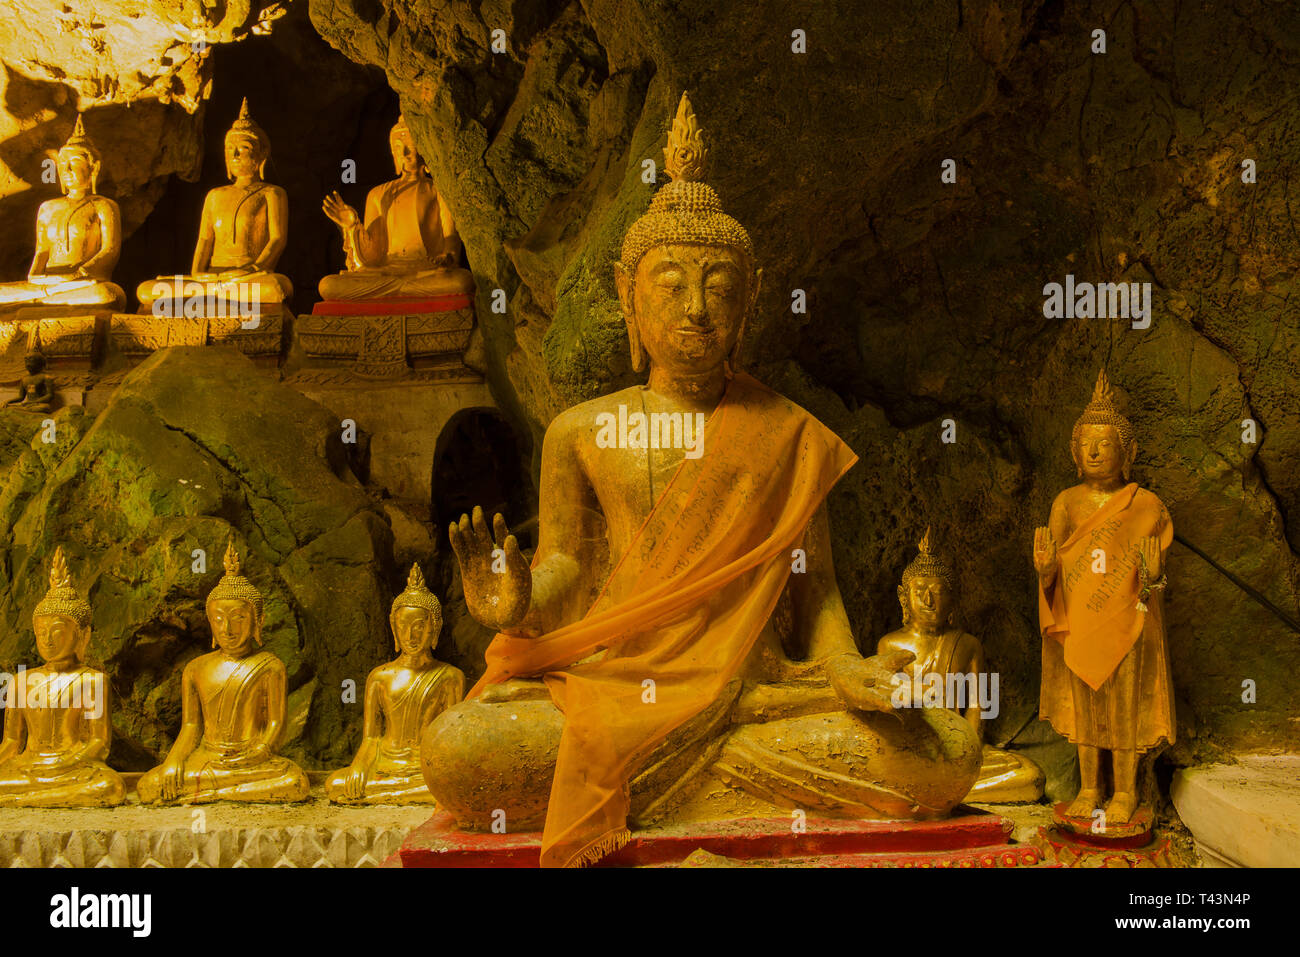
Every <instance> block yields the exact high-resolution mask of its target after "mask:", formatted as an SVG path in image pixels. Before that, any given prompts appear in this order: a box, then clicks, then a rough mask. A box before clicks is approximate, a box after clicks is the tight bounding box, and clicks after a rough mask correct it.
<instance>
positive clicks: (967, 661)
mask: <svg viewBox="0 0 1300 957" xmlns="http://www.w3.org/2000/svg"><path fill="white" fill-rule="evenodd" d="M918 549H919V551H918V553H917V556H916V558H915V559H913V561H912V563H911V564H910V565H908V566H907V568H906V570H904V572H903V578H902V583H901V584H900V585H899V586H898V601H899V604H900V605H902V607H903V627H902V628H900V629H899V630H898V631H891V632H890V633H889V634H887V635H885V636H884V637H883V638H881V639H880V641H879V642H877V643H876V651H877V653H879V654H882V655H883V654H889V653H892V652H906V653H908V654H911V655H915V658H914V659H913V661H912V664H911V665H910V666H909V668H908V669H907V671H906V676H907V678H908V684H909V685H910V689H911V692H912V693H911V695H910V696H909V698H910V701H911V704H912V706H913V707H940V708H952V709H953V710H954V711H957V712H958V713H960V714H962V715H963V716H964V717H965V718H966V720H967V721H969V722H970V725H971V727H972V728H973V729H974V730H975V733H976V734H977V735H979V737H980V739H981V740H983V738H984V722H985V720H987V717H992V716H993V715H992V714H989V713H988V712H990V711H993V712H994V713H996V712H995V711H994V709H993V707H992V705H995V704H996V702H995V701H994V700H993V699H994V698H995V697H996V695H997V687H998V686H997V685H995V684H993V683H992V682H991V681H990V680H989V673H988V670H987V667H986V665H985V660H984V649H983V646H982V645H981V644H980V640H979V639H978V638H976V637H975V636H974V635H972V634H969V633H967V632H964V631H962V630H961V629H960V628H955V627H953V616H954V614H955V612H956V609H957V601H958V594H957V579H956V576H955V575H953V573H952V569H951V568H949V567H948V565H947V564H945V563H944V562H943V561H942V560H940V559H939V558H938V557H936V556H935V555H934V553H932V552H931V551H930V530H929V529H926V532H925V537H924V538H923V539H921V543H920V545H919V546H918ZM931 697H932V698H933V699H934V700H930V698H931ZM986 706H987V708H986ZM986 715H987V717H986ZM1044 780H1045V777H1044V775H1043V771H1042V769H1041V768H1040V767H1039V766H1038V765H1037V764H1035V763H1034V762H1033V761H1031V760H1029V759H1028V758H1025V757H1022V756H1021V755H1018V754H1016V753H1014V752H1012V751H1007V750H1005V749H1004V748H998V747H994V746H993V745H991V744H989V743H988V742H985V744H984V748H983V758H982V761H981V764H980V773H979V778H978V779H977V780H976V782H975V785H974V787H972V788H971V790H970V794H968V795H967V796H966V800H967V801H975V802H982V803H985V804H1014V803H1022V802H1029V801H1037V800H1038V799H1039V798H1041V797H1042V796H1043V783H1044Z"/></svg>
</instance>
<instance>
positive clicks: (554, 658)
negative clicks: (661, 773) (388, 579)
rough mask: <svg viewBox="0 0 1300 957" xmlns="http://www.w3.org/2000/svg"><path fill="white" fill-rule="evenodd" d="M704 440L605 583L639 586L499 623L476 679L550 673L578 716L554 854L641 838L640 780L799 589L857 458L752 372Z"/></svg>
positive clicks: (559, 777)
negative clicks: (635, 817) (567, 618)
mask: <svg viewBox="0 0 1300 957" xmlns="http://www.w3.org/2000/svg"><path fill="white" fill-rule="evenodd" d="M703 443H704V444H703V454H702V455H701V456H700V457H699V458H696V459H684V460H683V461H682V464H681V466H680V467H679V468H678V470H677V472H676V473H675V474H674V476H673V478H672V480H671V481H670V482H669V484H668V486H667V488H666V489H665V490H664V492H663V494H662V495H661V496H660V498H659V501H658V502H657V503H656V504H655V506H654V509H653V510H652V511H651V513H650V515H649V516H648V517H647V519H646V521H645V523H644V524H643V525H642V527H641V529H640V531H639V532H638V533H637V536H636V538H635V539H634V540H633V542H632V543H631V545H630V546H629V548H628V550H627V552H626V554H625V555H624V556H623V559H622V560H621V561H620V562H619V564H618V567H616V568H615V569H614V572H613V574H612V575H611V576H610V578H609V580H608V581H607V582H606V584H605V587H604V589H603V592H602V595H608V594H613V595H626V596H628V597H627V598H626V599H624V600H623V601H621V602H618V603H613V604H611V603H608V602H604V601H597V602H596V603H595V605H594V606H593V608H592V610H591V611H590V612H588V614H587V615H586V616H585V617H584V618H583V619H582V620H580V621H577V622H574V623H572V624H570V625H566V626H564V627H562V628H558V629H556V630H555V631H552V632H550V633H549V634H546V635H542V636H541V637H539V638H525V637H515V636H510V635H504V634H499V635H497V636H496V638H495V639H494V640H493V642H492V644H491V645H490V646H489V647H488V650H487V655H486V657H487V671H486V673H485V674H484V676H483V678H482V679H481V680H480V681H479V683H478V684H477V685H476V686H475V687H474V689H473V690H472V691H471V692H470V696H471V697H472V696H474V695H475V694H477V693H478V692H479V691H480V690H481V689H482V688H483V686H484V685H486V684H491V683H495V682H500V681H505V680H506V679H508V678H511V677H515V676H526V675H538V674H540V675H544V676H545V680H546V684H547V687H548V688H549V690H550V692H551V697H552V699H553V700H554V702H555V705H556V707H557V708H559V709H560V711H561V712H563V714H564V732H563V734H562V736H561V738H560V750H559V757H558V760H557V763H556V767H555V779H554V782H553V784H552V786H551V797H550V803H549V804H548V806H547V815H546V828H545V831H544V832H543V835H542V866H544V867H546V866H552V867H553V866H565V865H581V864H588V863H592V862H594V861H596V860H599V859H600V858H601V857H603V856H604V855H606V854H608V853H610V852H612V851H614V850H617V849H618V848H619V847H621V846H622V845H623V844H625V843H626V842H627V841H628V839H629V837H630V835H629V832H628V829H627V813H628V806H629V805H628V781H630V780H631V778H632V777H633V776H634V775H635V773H636V772H637V770H638V768H639V767H640V766H641V765H642V764H643V763H644V761H645V760H646V759H647V758H648V757H649V756H650V755H651V753H652V752H653V751H654V749H655V747H656V746H657V745H659V744H660V743H661V742H662V741H663V740H664V739H665V738H666V737H667V736H668V734H669V733H670V732H672V731H673V729H675V728H677V727H679V726H680V725H681V724H683V723H684V722H686V721H687V720H689V719H690V718H692V717H694V716H695V715H697V714H699V713H700V712H701V711H703V710H704V709H705V707H707V706H708V705H709V704H710V703H711V702H713V701H714V700H716V698H717V697H718V695H719V694H720V693H721V691H722V689H723V687H724V686H725V685H726V684H727V683H728V682H729V681H730V680H731V679H732V678H734V677H735V676H736V675H737V674H738V673H739V671H740V669H741V667H742V665H743V664H744V662H745V659H746V657H747V655H748V654H749V651H750V649H751V648H752V647H753V645H754V642H755V640H756V639H757V638H758V636H759V633H760V632H761V630H762V628H763V626H764V624H766V622H767V620H768V618H769V617H770V616H771V613H772V610H773V608H775V606H776V603H777V599H778V598H780V595H781V591H782V589H783V588H784V587H785V583H786V579H787V577H788V576H789V575H790V570H791V561H792V559H791V551H792V549H794V548H796V547H797V546H798V545H799V544H800V543H801V541H802V539H803V535H804V531H805V530H806V528H807V526H808V523H809V521H810V520H811V519H812V517H813V515H814V514H815V513H816V511H817V509H818V508H819V507H820V506H821V504H822V502H823V501H824V499H825V498H826V495H827V493H829V492H830V490H831V487H832V486H833V485H834V484H835V483H836V482H837V481H838V480H839V478H840V477H841V476H842V475H843V474H844V473H845V472H846V471H848V469H849V468H850V467H851V466H852V465H853V463H854V462H856V461H857V457H856V456H855V455H854V454H853V452H852V451H851V450H850V449H849V447H848V446H847V445H845V444H844V442H842V441H841V440H840V438H839V437H838V436H836V435H835V433H833V432H832V431H830V429H828V428H826V427H825V426H824V425H822V424H821V423H820V422H818V421H817V420H816V419H815V418H813V417H812V416H811V415H809V414H808V413H807V412H805V411H804V410H803V409H801V408H799V407H798V406H797V405H795V404H794V403H792V402H790V401H788V400H787V399H784V398H782V397H781V396H779V395H777V394H776V393H774V392H772V391H771V390H770V389H768V388H767V387H766V386H763V385H761V384H760V383H759V382H757V381H756V380H754V379H752V378H750V377H749V376H747V375H743V374H738V375H736V376H735V377H734V378H733V379H732V380H731V381H730V383H729V385H728V387H727V392H726V394H725V395H724V396H723V398H722V401H721V402H720V403H719V405H718V407H717V408H716V409H715V410H714V412H713V414H712V415H711V416H710V417H709V420H708V423H707V425H706V426H705V430H704V438H703ZM602 454H605V453H602ZM607 454H617V452H616V451H614V450H610V451H609V452H608V453H607ZM600 649H606V651H605V653H604V654H602V655H600V656H599V657H598V658H595V659H593V660H591V661H583V659H584V658H586V657H587V656H589V655H591V654H592V653H593V652H595V651H597V650H600ZM574 662H581V664H574Z"/></svg>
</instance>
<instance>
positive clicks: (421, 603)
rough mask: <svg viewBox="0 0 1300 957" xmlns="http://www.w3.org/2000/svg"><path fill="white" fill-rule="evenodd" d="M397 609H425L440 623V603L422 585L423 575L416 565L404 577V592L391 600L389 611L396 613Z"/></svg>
mask: <svg viewBox="0 0 1300 957" xmlns="http://www.w3.org/2000/svg"><path fill="white" fill-rule="evenodd" d="M399 608H425V609H427V610H429V611H431V612H433V613H434V615H435V616H437V617H438V619H439V620H440V621H441V618H442V603H441V602H439V601H438V596H437V595H435V594H434V593H433V592H431V591H429V589H428V586H426V585H425V584H424V573H423V572H422V571H420V566H419V564H418V563H414V564H412V565H411V571H410V574H409V575H407V576H406V591H404V592H402V593H401V594H400V595H398V596H397V597H396V598H394V599H393V607H392V609H391V610H392V611H397V609H399Z"/></svg>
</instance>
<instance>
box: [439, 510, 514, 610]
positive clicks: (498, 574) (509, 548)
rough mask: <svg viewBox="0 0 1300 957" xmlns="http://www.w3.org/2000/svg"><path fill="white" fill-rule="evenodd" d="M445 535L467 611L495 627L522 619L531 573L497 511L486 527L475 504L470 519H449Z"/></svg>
mask: <svg viewBox="0 0 1300 957" xmlns="http://www.w3.org/2000/svg"><path fill="white" fill-rule="evenodd" d="M493 532H495V538H494V537H493ZM448 537H449V538H450V539H451V549H452V551H454V552H455V553H456V561H458V562H459V563H460V579H461V584H462V586H463V587H464V589H465V604H466V605H468V606H469V613H470V614H471V615H473V616H474V618H475V619H477V620H478V621H479V622H480V623H481V624H483V625H486V626H487V627H488V628H495V629H497V630H498V631H500V630H501V629H504V628H511V627H513V626H515V625H517V624H519V622H521V621H523V619H524V616H525V615H527V614H528V606H529V604H530V603H531V601H532V595H533V575H532V572H531V571H530V570H529V568H528V561H527V560H526V559H525V558H524V556H523V553H522V552H520V551H519V543H518V542H517V541H515V537H514V536H513V535H511V534H510V532H509V530H508V529H507V528H506V521H505V519H504V518H502V517H501V515H500V513H498V514H497V515H496V516H495V517H494V518H493V519H492V531H489V530H488V527H487V522H486V521H484V519H483V509H481V508H479V507H478V506H477V505H476V506H474V517H473V519H471V518H470V516H468V515H462V516H461V517H460V522H452V523H451V527H450V528H449V529H448Z"/></svg>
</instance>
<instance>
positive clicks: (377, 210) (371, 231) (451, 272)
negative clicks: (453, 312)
mask: <svg viewBox="0 0 1300 957" xmlns="http://www.w3.org/2000/svg"><path fill="white" fill-rule="evenodd" d="M388 145H389V147H390V148H391V150H392V153H393V165H394V166H395V167H396V170H397V179H394V180H390V181H389V182H387V183H384V184H383V185H382V186H376V187H375V188H374V189H372V190H371V191H370V193H369V195H367V196H366V218H365V222H364V224H363V223H362V220H361V217H360V216H358V215H357V211H356V210H355V209H353V208H352V207H351V206H349V205H348V204H347V203H345V202H343V197H341V196H340V195H339V194H338V192H337V191H335V192H333V193H330V195H329V196H327V197H325V201H324V203H323V204H322V206H323V208H324V210H325V215H326V216H328V217H329V218H330V219H332V220H333V221H334V222H335V223H337V224H338V226H339V228H340V229H341V230H343V251H344V253H346V255H347V269H346V270H345V271H344V272H341V273H338V274H337V275H333V276H326V277H325V278H324V279H322V280H321V281H320V294H321V298H322V299H326V300H336V301H337V300H342V301H349V300H355V299H395V298H401V299H429V298H434V297H437V296H458V295H470V294H471V293H472V292H473V291H474V278H473V276H472V275H470V272H469V270H468V269H462V268H460V267H459V266H458V265H457V263H458V262H459V260H460V250H461V242H460V236H459V234H458V233H457V232H456V226H455V224H454V223H453V222H452V219H451V210H450V209H448V208H447V202H446V200H444V199H443V198H442V195H441V194H440V193H439V192H438V190H437V189H436V188H435V187H434V185H433V180H432V179H431V178H430V177H429V172H428V170H427V169H426V168H425V166H424V161H423V160H421V159H420V156H419V154H418V153H417V152H416V149H415V140H414V139H412V137H411V131H410V130H409V129H408V128H407V126H406V120H405V119H404V118H403V117H400V116H399V117H398V119H397V125H396V126H394V127H393V129H392V132H390V133H389V136H388Z"/></svg>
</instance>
